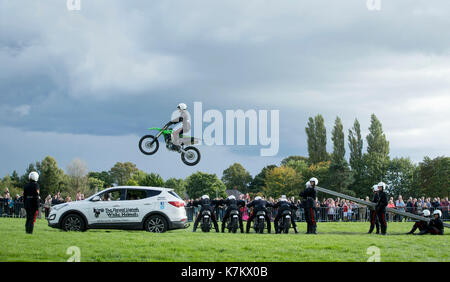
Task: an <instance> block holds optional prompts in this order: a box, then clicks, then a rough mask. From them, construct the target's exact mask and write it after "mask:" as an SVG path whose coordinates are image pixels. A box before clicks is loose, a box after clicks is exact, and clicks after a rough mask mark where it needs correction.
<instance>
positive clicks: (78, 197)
mask: <svg viewBox="0 0 450 282" xmlns="http://www.w3.org/2000/svg"><path fill="white" fill-rule="evenodd" d="M75 201H81V192H80V191H77V195H76V196H75Z"/></svg>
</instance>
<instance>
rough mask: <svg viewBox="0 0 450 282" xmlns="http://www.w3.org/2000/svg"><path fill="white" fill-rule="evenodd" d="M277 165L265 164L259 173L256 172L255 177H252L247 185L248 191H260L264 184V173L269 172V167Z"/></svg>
mask: <svg viewBox="0 0 450 282" xmlns="http://www.w3.org/2000/svg"><path fill="white" fill-rule="evenodd" d="M275 167H277V166H276V165H268V166H265V167H264V168H263V169H262V170H261V172H260V173H258V174H257V175H256V176H255V178H253V180H252V182H251V183H250V185H249V189H248V190H249V192H250V193H258V192H261V191H262V189H263V187H264V185H265V179H266V174H267V172H269V171H270V170H271V169H273V168H275Z"/></svg>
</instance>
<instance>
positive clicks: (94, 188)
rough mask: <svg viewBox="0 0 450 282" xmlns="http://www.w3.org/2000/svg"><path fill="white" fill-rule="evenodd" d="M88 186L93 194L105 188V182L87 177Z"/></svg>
mask: <svg viewBox="0 0 450 282" xmlns="http://www.w3.org/2000/svg"><path fill="white" fill-rule="evenodd" d="M88 184H89V190H90V191H91V192H93V193H95V192H98V191H101V190H103V188H104V187H105V182H103V180H101V179H98V178H95V177H88ZM85 196H86V197H87V196H88V195H86V194H85Z"/></svg>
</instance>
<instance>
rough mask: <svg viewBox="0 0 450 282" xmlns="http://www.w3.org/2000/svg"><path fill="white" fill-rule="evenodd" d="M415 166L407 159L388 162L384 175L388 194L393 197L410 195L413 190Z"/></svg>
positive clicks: (395, 159)
mask: <svg viewBox="0 0 450 282" xmlns="http://www.w3.org/2000/svg"><path fill="white" fill-rule="evenodd" d="M415 170H416V166H415V165H414V164H413V163H412V162H411V160H410V159H409V158H394V159H393V160H391V161H390V163H389V167H388V171H387V173H386V181H385V182H386V183H387V184H388V185H389V194H391V195H392V196H394V197H398V196H399V195H411V192H412V191H413V190H414V171H415Z"/></svg>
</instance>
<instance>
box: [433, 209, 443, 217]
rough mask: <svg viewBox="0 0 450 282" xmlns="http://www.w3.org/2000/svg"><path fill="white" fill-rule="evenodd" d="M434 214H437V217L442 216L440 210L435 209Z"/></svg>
mask: <svg viewBox="0 0 450 282" xmlns="http://www.w3.org/2000/svg"><path fill="white" fill-rule="evenodd" d="M435 214H438V215H439V217H441V216H442V212H441V211H440V210H435V211H434V212H433V215H435Z"/></svg>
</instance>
